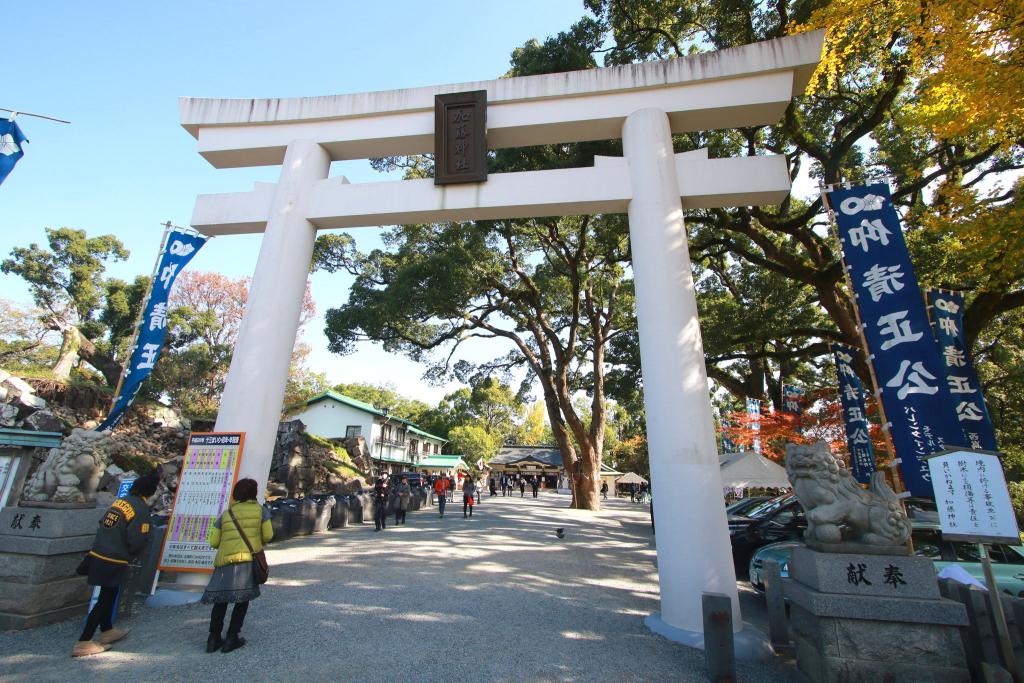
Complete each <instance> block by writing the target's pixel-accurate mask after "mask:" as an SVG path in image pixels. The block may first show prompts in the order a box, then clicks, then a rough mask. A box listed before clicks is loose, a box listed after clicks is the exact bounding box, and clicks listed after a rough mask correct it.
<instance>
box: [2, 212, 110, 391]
mask: <svg viewBox="0 0 1024 683" xmlns="http://www.w3.org/2000/svg"><path fill="white" fill-rule="evenodd" d="M46 240H47V244H48V246H49V248H46V247H41V246H40V245H38V244H35V243H33V244H30V245H29V246H28V247H15V248H14V249H12V250H11V255H10V257H9V258H7V259H5V260H4V262H3V263H2V264H0V270H2V271H3V272H4V273H10V274H14V275H18V276H20V277H21V278H22V279H24V280H25V281H26V282H27V283H28V284H29V288H30V290H31V292H32V298H33V300H34V301H35V304H36V306H37V307H38V308H39V309H40V311H41V313H40V315H41V319H42V321H43V322H44V324H45V325H46V327H47V328H49V329H50V330H53V331H54V332H58V333H60V335H61V338H62V343H61V348H60V352H59V354H58V356H57V359H56V361H55V363H54V365H53V373H54V375H55V376H56V377H58V378H61V379H67V378H68V377H69V376H70V374H71V369H72V368H73V367H74V366H75V364H76V363H77V362H78V360H79V359H80V358H81V359H82V360H84V361H85V362H87V363H89V364H90V365H92V366H93V367H94V368H96V369H97V370H99V371H100V372H101V373H102V374H103V376H104V378H105V379H106V381H107V383H109V384H110V385H111V386H113V385H115V384H117V381H118V378H119V376H120V374H121V365H120V364H119V363H118V362H117V360H116V359H115V358H114V356H113V355H112V353H111V352H110V346H109V345H106V348H104V345H103V344H102V341H103V339H104V337H105V336H106V335H107V333H108V332H109V327H108V324H107V322H108V321H107V320H104V319H103V318H102V317H101V316H100V315H99V314H100V312H101V311H102V310H103V306H104V302H105V297H106V295H107V288H108V285H110V286H113V287H115V288H120V286H121V283H117V282H109V283H108V281H107V280H106V279H105V278H104V276H103V274H104V272H105V270H106V263H107V261H122V260H124V259H126V258H128V251H127V250H126V249H125V248H124V245H122V244H121V241H120V240H118V239H117V238H116V237H114V236H113V235H101V236H99V237H89V236H87V235H86V233H85V231H84V230H73V229H71V228H56V229H54V228H47V229H46Z"/></svg>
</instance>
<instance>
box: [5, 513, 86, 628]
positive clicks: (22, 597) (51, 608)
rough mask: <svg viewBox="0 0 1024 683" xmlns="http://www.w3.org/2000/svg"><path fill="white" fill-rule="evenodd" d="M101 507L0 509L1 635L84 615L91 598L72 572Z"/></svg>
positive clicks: (80, 578) (80, 579) (82, 582)
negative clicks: (2, 632)
mask: <svg viewBox="0 0 1024 683" xmlns="http://www.w3.org/2000/svg"><path fill="white" fill-rule="evenodd" d="M104 512H106V508H95V507H91V508H78V509H53V508H43V507H7V508H3V510H0V630H7V629H23V628H33V627H35V626H41V625H43V624H49V623H53V622H55V621H62V620H64V619H68V618H71V617H75V616H79V615H84V614H85V612H86V608H87V607H88V604H89V598H90V596H91V594H92V590H91V588H90V587H89V586H88V584H87V583H86V581H85V577H82V576H79V575H78V574H76V573H75V569H76V568H77V567H78V565H79V563H80V562H81V561H82V558H83V557H84V556H85V553H86V552H87V551H88V550H89V548H91V547H92V542H93V538H94V537H95V534H96V526H97V524H98V523H99V520H100V517H102V516H103V514H104Z"/></svg>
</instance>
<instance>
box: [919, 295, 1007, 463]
mask: <svg viewBox="0 0 1024 683" xmlns="http://www.w3.org/2000/svg"><path fill="white" fill-rule="evenodd" d="M925 294H926V295H927V299H928V309H929V312H930V313H931V318H932V331H933V332H935V339H936V341H938V342H939V352H940V353H941V354H942V361H943V363H942V367H943V370H945V373H946V374H945V376H946V383H947V384H948V385H949V393H950V394H951V395H952V397H953V407H954V409H955V410H956V416H957V417H958V418H959V419H960V428H961V429H963V430H964V436H966V437H967V440H968V441H969V443H968V444H967V445H968V446H970V447H971V448H981V449H984V450H986V451H995V450H998V448H997V447H996V432H995V429H994V428H993V427H992V418H991V417H989V414H988V408H987V407H986V406H985V397H984V396H983V395H982V393H981V382H979V381H978V373H976V372H975V371H974V363H973V362H972V361H971V354H970V353H969V351H968V349H967V342H966V341H965V340H964V332H963V330H964V295H963V294H962V293H961V292H951V291H949V290H945V289H931V288H929V289H927V290H925Z"/></svg>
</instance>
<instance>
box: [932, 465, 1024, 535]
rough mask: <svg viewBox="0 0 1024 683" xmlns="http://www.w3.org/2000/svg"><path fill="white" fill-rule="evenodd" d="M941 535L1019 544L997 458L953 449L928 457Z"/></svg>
mask: <svg viewBox="0 0 1024 683" xmlns="http://www.w3.org/2000/svg"><path fill="white" fill-rule="evenodd" d="M928 469H929V471H930V472H931V480H932V487H933V489H934V491H935V502H936V504H937V505H938V508H939V522H940V524H941V526H942V536H943V538H944V539H946V540H949V541H967V542H970V543H1009V544H1011V545H1020V544H1021V541H1020V530H1019V529H1018V528H1017V518H1016V516H1015V515H1014V513H1013V505H1012V504H1011V503H1010V493H1009V491H1008V490H1007V489H1006V477H1005V475H1004V474H1003V465H1002V463H1001V462H1000V460H999V456H998V455H997V454H995V453H993V452H991V451H981V450H971V449H966V448H963V449H956V450H948V451H942V452H940V453H936V454H935V455H932V456H929V457H928Z"/></svg>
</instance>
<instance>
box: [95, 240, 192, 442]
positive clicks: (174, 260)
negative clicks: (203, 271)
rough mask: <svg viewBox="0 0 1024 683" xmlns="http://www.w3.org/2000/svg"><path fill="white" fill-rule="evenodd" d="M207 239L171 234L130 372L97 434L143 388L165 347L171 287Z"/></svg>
mask: <svg viewBox="0 0 1024 683" xmlns="http://www.w3.org/2000/svg"><path fill="white" fill-rule="evenodd" d="M206 239H207V238H206V237H203V236H202V235H197V234H195V233H191V232H184V231H180V230H171V231H170V233H168V235H167V241H166V242H165V244H164V250H163V254H162V255H161V256H160V262H159V263H158V264H157V268H156V276H155V277H154V278H153V284H152V286H151V289H150V294H149V299H147V301H146V308H145V311H144V313H143V315H142V327H141V329H140V330H139V336H138V339H137V340H136V342H135V347H134V348H133V349H132V351H131V361H130V362H129V364H128V372H127V374H126V375H125V378H124V382H122V384H121V393H119V394H118V395H117V400H116V401H115V402H114V407H113V409H111V411H110V415H108V416H107V419H106V420H104V421H103V424H101V425H100V426H99V427H97V428H96V431H100V432H102V431H106V430H108V429H113V428H114V427H116V426H117V424H118V423H119V422H120V421H121V420H122V419H124V416H125V414H126V413H127V411H128V406H130V405H131V404H132V401H133V400H135V396H136V395H137V394H138V393H139V389H141V388H142V382H143V381H144V380H145V379H146V378H147V377H149V374H150V373H151V372H152V371H153V367H154V366H155V365H156V361H157V358H159V357H160V350H161V349H162V348H163V346H164V338H165V337H166V336H167V330H166V327H167V299H168V297H169V295H170V292H171V285H173V284H174V279H175V278H176V277H177V276H178V273H180V272H181V271H182V270H184V268H185V265H186V264H187V263H188V262H189V261H191V260H192V257H193V256H195V255H196V252H197V251H199V249H200V248H201V247H202V246H203V245H204V244H205V243H206Z"/></svg>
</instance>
